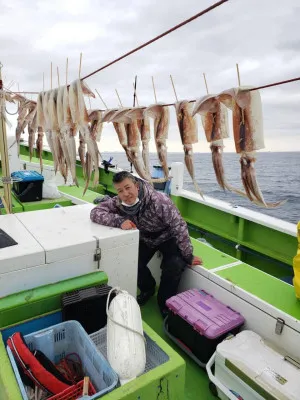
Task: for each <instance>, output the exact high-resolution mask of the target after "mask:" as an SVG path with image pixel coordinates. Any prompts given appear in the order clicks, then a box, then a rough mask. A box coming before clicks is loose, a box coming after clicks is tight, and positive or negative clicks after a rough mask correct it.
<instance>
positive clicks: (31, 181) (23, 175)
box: [11, 170, 44, 203]
mask: <svg viewBox="0 0 300 400" xmlns="http://www.w3.org/2000/svg"><path fill="white" fill-rule="evenodd" d="M11 177H12V178H13V181H14V182H13V192H14V193H15V195H16V196H17V198H18V199H19V200H20V201H21V202H22V203H26V202H28V201H39V200H42V198H43V182H44V177H43V175H41V174H39V173H38V172H36V171H29V170H24V171H16V172H13V173H12V174H11Z"/></svg>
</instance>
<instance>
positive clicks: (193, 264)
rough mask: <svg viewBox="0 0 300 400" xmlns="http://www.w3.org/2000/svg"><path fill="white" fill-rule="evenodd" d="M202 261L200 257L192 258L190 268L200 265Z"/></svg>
mask: <svg viewBox="0 0 300 400" xmlns="http://www.w3.org/2000/svg"><path fill="white" fill-rule="evenodd" d="M202 264H203V261H202V260H201V258H200V257H197V256H194V258H193V261H192V265H191V266H192V267H193V266H195V265H202Z"/></svg>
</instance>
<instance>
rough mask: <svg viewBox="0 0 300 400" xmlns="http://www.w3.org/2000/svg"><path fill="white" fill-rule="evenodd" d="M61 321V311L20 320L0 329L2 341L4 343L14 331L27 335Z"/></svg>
mask: <svg viewBox="0 0 300 400" xmlns="http://www.w3.org/2000/svg"><path fill="white" fill-rule="evenodd" d="M61 322H62V314H61V311H57V312H55V313H51V314H47V315H42V316H41V317H38V318H34V319H30V320H28V321H24V322H20V323H19V324H16V325H13V326H10V327H9V328H4V329H3V330H0V332H1V334H2V339H3V342H4V343H5V344H6V342H7V339H8V338H9V336H11V335H12V334H13V333H15V332H21V333H22V335H23V336H24V335H29V334H30V333H33V332H36V331H39V330H41V329H46V328H49V326H52V325H57V324H60V323H61Z"/></svg>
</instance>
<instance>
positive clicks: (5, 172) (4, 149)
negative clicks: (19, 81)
mask: <svg viewBox="0 0 300 400" xmlns="http://www.w3.org/2000/svg"><path fill="white" fill-rule="evenodd" d="M2 66H3V65H2V64H1V62H0V153H1V167H2V182H3V187H4V196H3V198H2V201H3V205H4V207H5V210H6V213H7V214H11V213H12V204H11V176H10V172H9V162H8V146H7V137H6V123H5V120H4V118H3V115H2V111H3V112H5V94H4V90H3V82H2Z"/></svg>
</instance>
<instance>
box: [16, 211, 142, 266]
mask: <svg viewBox="0 0 300 400" xmlns="http://www.w3.org/2000/svg"><path fill="white" fill-rule="evenodd" d="M94 207H95V205H93V204H82V205H76V206H70V207H61V208H52V209H48V210H38V211H30V212H26V213H22V214H17V215H16V217H17V218H18V220H19V221H20V222H21V223H22V224H23V225H24V227H26V229H27V230H28V231H29V232H31V234H32V235H33V236H34V237H35V239H36V240H37V241H38V242H39V243H40V244H41V246H42V247H43V248H44V249H45V252H46V263H52V262H56V261H62V260H65V259H67V258H73V257H78V256H81V255H83V254H92V253H94V252H95V249H96V239H95V237H97V238H99V242H100V248H101V249H102V250H108V249H112V248H117V247H121V246H127V245H130V244H133V243H137V242H138V240H139V233H138V231H137V230H132V231H124V230H122V229H119V228H110V227H107V226H103V225H99V224H96V223H94V222H92V221H91V220H90V212H91V210H92V209H93V208H94Z"/></svg>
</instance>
